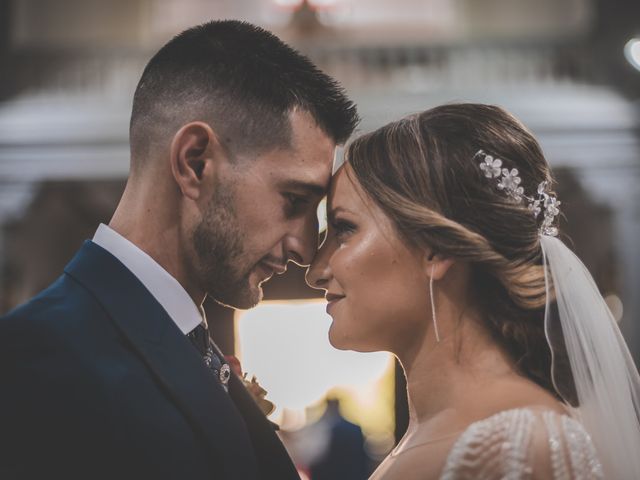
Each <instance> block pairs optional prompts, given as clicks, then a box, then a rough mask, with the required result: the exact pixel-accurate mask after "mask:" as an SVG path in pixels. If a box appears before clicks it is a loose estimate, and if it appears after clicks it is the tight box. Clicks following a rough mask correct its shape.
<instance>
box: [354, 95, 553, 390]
mask: <svg viewBox="0 0 640 480" xmlns="http://www.w3.org/2000/svg"><path fill="white" fill-rule="evenodd" d="M479 149H483V150H484V151H485V152H487V153H488V154H491V155H494V156H497V157H499V158H501V159H503V161H504V162H505V165H504V166H505V167H507V168H509V169H512V168H517V169H518V170H519V172H520V177H521V178H522V184H521V186H523V187H524V189H525V192H535V191H536V188H537V186H538V184H539V183H540V182H542V181H545V180H546V181H548V182H549V184H550V185H553V178H552V175H551V171H550V169H549V166H548V164H547V161H546V160H545V158H544V155H543V153H542V150H541V148H540V146H539V144H538V142H537V141H536V140H535V138H534V137H533V135H532V134H531V133H529V131H528V130H527V129H526V128H525V127H524V126H523V125H522V124H521V123H520V122H519V121H518V120H516V119H515V118H514V117H513V116H511V115H510V114H509V113H507V112H506V111H504V110H503V109H501V108H499V107H495V106H491V105H479V104H453V105H444V106H440V107H436V108H433V109H430V110H427V111H425V112H422V113H419V114H416V115H412V116H409V117H406V118H404V119H402V120H399V121H397V122H393V123H391V124H388V125H386V126H384V127H382V128H380V129H378V130H376V131H374V132H371V133H369V134H366V135H364V136H362V137H360V138H358V139H356V140H355V141H354V142H353V143H352V144H351V145H350V146H349V148H348V151H347V161H348V162H349V164H350V165H351V171H352V172H353V175H355V179H356V180H357V181H358V183H359V184H360V185H361V186H362V188H363V190H364V191H365V192H366V193H367V194H368V195H369V196H370V197H371V198H372V199H373V200H374V201H375V202H376V203H377V204H378V205H379V206H380V207H381V208H382V210H383V211H384V212H385V213H386V214H387V215H388V217H389V218H390V219H391V220H392V222H394V224H395V226H396V228H397V230H398V232H399V233H400V235H401V236H402V237H403V238H404V239H405V240H406V241H407V242H408V243H410V244H413V245H417V246H421V247H425V248H429V249H433V250H434V251H435V252H437V253H439V254H442V255H444V256H448V257H452V258H455V259H458V260H461V261H463V262H466V263H468V264H469V265H470V266H471V267H472V268H471V270H472V282H471V283H472V286H473V289H474V291H473V298H472V300H473V301H474V302H475V306H476V307H477V308H478V310H479V311H480V313H481V315H482V318H483V321H484V324H485V326H486V327H487V329H488V330H489V331H490V332H491V333H492V334H493V336H494V338H495V339H496V340H497V341H498V342H499V343H500V344H501V345H503V346H504V348H505V349H506V350H507V351H508V352H509V353H510V354H511V355H512V357H513V359H514V361H515V362H516V364H517V366H518V368H519V369H520V371H521V372H522V373H523V374H524V375H526V376H528V377H529V378H531V379H532V380H534V381H535V382H536V383H538V384H539V385H541V386H543V387H544V388H546V389H547V390H549V391H550V392H552V393H554V394H556V392H555V390H554V389H553V384H552V381H551V373H550V372H551V352H550V349H549V346H548V344H547V341H546V337H545V334H544V307H545V304H546V289H545V278H544V268H543V267H542V252H541V248H540V242H539V236H538V228H539V225H538V222H537V221H536V219H535V218H534V217H533V215H532V214H531V212H530V211H529V210H528V208H527V206H526V205H525V204H524V203H522V204H519V203H514V202H513V201H512V200H510V199H509V198H508V197H507V196H506V195H505V194H504V193H503V192H501V191H500V190H498V189H497V188H496V186H495V183H494V182H492V181H489V180H488V179H487V178H485V177H484V174H483V173H482V171H481V170H480V168H479V162H478V161H477V160H474V155H475V153H476V152H477V151H478V150H479Z"/></svg>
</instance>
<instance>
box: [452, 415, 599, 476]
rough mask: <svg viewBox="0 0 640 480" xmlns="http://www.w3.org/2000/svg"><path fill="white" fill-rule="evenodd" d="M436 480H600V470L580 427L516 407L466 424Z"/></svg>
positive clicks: (561, 417)
mask: <svg viewBox="0 0 640 480" xmlns="http://www.w3.org/2000/svg"><path fill="white" fill-rule="evenodd" d="M440 478H441V479H442V480H472V479H473V480H489V479H491V480H495V479H505V480H525V479H543V478H544V479H550V480H565V479H567V480H583V479H584V480H591V479H593V480H601V479H603V478H604V476H603V472H602V466H601V464H600V462H599V460H598V457H597V454H596V450H595V448H594V446H593V443H592V442H591V438H590V437H589V434H588V433H587V432H586V431H585V430H584V428H583V427H582V425H581V424H580V422H578V421H577V420H575V419H573V418H571V417H569V416H567V415H560V414H558V413H555V412H553V411H550V410H542V411H539V410H536V409H531V408H520V409H514V410H507V411H504V412H500V413H497V414H495V415H493V416H491V417H489V418H487V419H485V420H480V421H478V422H475V423H473V424H471V425H470V426H469V427H468V428H467V429H466V430H465V431H464V433H462V435H461V436H460V437H459V438H458V439H457V440H456V442H455V444H454V445H453V447H452V448H451V451H450V452H449V455H448V457H447V461H446V463H445V467H444V469H443V472H442V475H441V477H440Z"/></svg>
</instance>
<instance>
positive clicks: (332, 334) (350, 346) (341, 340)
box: [329, 324, 382, 353]
mask: <svg viewBox="0 0 640 480" xmlns="http://www.w3.org/2000/svg"><path fill="white" fill-rule="evenodd" d="M329 343H330V344H331V346H332V347H333V348H335V349H337V350H352V351H354V352H360V353H370V352H379V351H380V350H382V349H380V348H375V347H374V346H373V345H371V344H367V342H366V340H363V339H359V340H356V339H355V338H354V337H353V336H351V335H349V334H347V333H344V332H340V331H338V330H337V329H335V328H334V325H333V324H332V325H331V328H329Z"/></svg>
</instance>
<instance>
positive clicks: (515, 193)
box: [473, 150, 562, 237]
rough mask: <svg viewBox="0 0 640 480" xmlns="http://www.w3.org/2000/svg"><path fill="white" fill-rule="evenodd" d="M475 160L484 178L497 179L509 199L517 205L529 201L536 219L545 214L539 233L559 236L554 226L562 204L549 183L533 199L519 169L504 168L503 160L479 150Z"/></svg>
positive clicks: (544, 184)
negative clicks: (524, 184) (549, 188)
mask: <svg viewBox="0 0 640 480" xmlns="http://www.w3.org/2000/svg"><path fill="white" fill-rule="evenodd" d="M473 158H474V159H476V158H480V159H481V161H480V170H482V172H483V173H484V176H485V177H487V178H490V179H497V181H498V183H497V185H496V187H497V188H498V190H500V191H501V192H504V193H505V194H506V195H507V197H508V198H510V199H511V200H512V201H514V202H516V203H521V202H523V200H526V201H527V208H528V209H529V211H531V213H532V214H533V216H534V218H536V219H537V218H538V216H539V215H540V214H541V213H543V219H542V224H541V225H540V229H539V232H540V234H541V235H550V236H552V237H555V236H557V235H558V228H557V227H555V226H554V225H553V222H554V221H555V217H556V216H557V215H559V214H560V209H559V208H558V207H560V204H561V203H562V202H559V201H558V199H557V198H556V196H555V195H553V194H550V193H549V192H548V190H547V187H548V186H549V183H548V182H547V181H544V182H542V183H540V184H539V185H538V190H537V196H535V197H531V196H529V195H526V194H525V193H524V188H523V187H521V186H520V184H521V183H522V179H521V178H520V173H519V172H518V169H517V168H512V169H511V170H509V169H508V168H503V164H502V160H500V159H499V158H494V157H492V156H491V155H487V154H486V153H485V152H484V150H478V152H476V154H475V155H474V156H473Z"/></svg>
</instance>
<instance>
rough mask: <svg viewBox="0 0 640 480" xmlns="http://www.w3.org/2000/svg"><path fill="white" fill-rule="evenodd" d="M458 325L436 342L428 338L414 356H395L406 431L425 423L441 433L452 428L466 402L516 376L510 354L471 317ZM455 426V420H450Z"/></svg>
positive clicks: (409, 354)
mask: <svg viewBox="0 0 640 480" xmlns="http://www.w3.org/2000/svg"><path fill="white" fill-rule="evenodd" d="M456 324H457V325H458V327H457V328H456V329H455V330H454V329H451V330H450V331H449V332H448V333H447V334H446V335H444V336H441V341H440V342H439V343H436V342H435V341H434V339H433V337H431V336H430V335H428V336H427V337H426V338H425V339H424V341H423V342H422V343H421V345H418V346H417V348H415V349H414V351H413V352H403V353H399V354H398V357H399V359H400V362H401V363H402V366H403V368H404V371H405V375H406V378H407V394H408V401H409V421H410V428H416V427H417V425H419V424H420V425H423V424H426V423H430V424H432V426H433V427H434V429H435V430H436V431H438V432H439V430H440V428H439V426H438V424H439V423H441V422H443V424H447V425H450V427H451V428H455V425H454V424H452V417H455V416H457V412H460V411H461V410H462V408H463V407H464V411H465V412H466V414H465V416H467V414H468V412H469V408H470V402H469V400H470V398H472V397H473V396H474V394H479V393H480V392H481V391H483V389H484V390H486V387H487V386H488V385H490V384H491V383H493V382H494V381H496V380H499V379H503V378H505V377H506V376H515V375H516V373H515V368H514V365H513V363H512V361H511V360H510V359H509V357H508V355H507V354H506V353H505V352H504V351H503V350H502V349H501V348H500V347H499V346H498V345H497V344H496V343H495V341H494V340H492V339H491V338H490V336H489V335H488V334H487V333H485V331H484V330H483V329H482V328H481V327H480V326H479V323H478V322H477V320H475V319H473V318H471V317H465V316H462V317H460V321H459V322H456ZM454 423H455V422H454Z"/></svg>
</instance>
